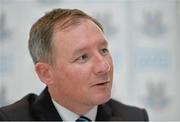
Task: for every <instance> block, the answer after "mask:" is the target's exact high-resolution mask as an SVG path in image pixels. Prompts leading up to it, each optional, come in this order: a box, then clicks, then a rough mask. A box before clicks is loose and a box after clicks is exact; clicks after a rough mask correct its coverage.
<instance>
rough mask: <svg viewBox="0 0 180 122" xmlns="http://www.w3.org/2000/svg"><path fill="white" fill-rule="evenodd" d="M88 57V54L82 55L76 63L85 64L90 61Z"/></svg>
mask: <svg viewBox="0 0 180 122" xmlns="http://www.w3.org/2000/svg"><path fill="white" fill-rule="evenodd" d="M88 58H89V57H88V55H87V54H83V55H81V56H80V57H78V58H77V59H76V61H77V62H78V63H85V62H86V61H87V60H88Z"/></svg>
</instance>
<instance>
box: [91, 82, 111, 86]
mask: <svg viewBox="0 0 180 122" xmlns="http://www.w3.org/2000/svg"><path fill="white" fill-rule="evenodd" d="M108 83H110V81H103V82H97V83H95V84H94V85H92V86H103V85H106V84H108Z"/></svg>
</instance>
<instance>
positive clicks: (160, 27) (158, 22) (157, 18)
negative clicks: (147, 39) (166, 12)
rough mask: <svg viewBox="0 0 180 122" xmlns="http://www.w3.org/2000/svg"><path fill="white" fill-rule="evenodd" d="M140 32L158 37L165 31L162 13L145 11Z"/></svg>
mask: <svg viewBox="0 0 180 122" xmlns="http://www.w3.org/2000/svg"><path fill="white" fill-rule="evenodd" d="M143 19H144V24H143V25H142V29H141V30H142V32H143V33H144V34H146V35H149V36H151V37H158V36H160V35H162V34H164V33H165V32H166V31H167V28H166V26H165V25H164V24H163V15H162V13H161V12H160V11H145V12H144V18H143Z"/></svg>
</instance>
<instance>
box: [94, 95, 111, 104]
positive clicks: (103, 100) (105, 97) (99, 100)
mask: <svg viewBox="0 0 180 122" xmlns="http://www.w3.org/2000/svg"><path fill="white" fill-rule="evenodd" d="M110 99H111V94H110V93H109V94H102V95H98V96H96V97H95V99H94V100H95V103H96V105H100V104H104V103H106V102H107V101H109V100H110Z"/></svg>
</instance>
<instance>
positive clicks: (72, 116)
mask: <svg viewBox="0 0 180 122" xmlns="http://www.w3.org/2000/svg"><path fill="white" fill-rule="evenodd" d="M52 101H53V104H54V106H55V108H56V110H57V111H58V113H59V115H60V116H61V119H62V120H63V121H75V120H77V119H78V118H79V115H77V114H76V113H74V112H72V111H70V110H69V109H67V108H65V107H63V106H62V105H60V104H58V103H57V102H56V101H55V100H53V99H52ZM96 114H97V106H95V107H94V108H93V109H91V110H90V111H89V112H88V113H86V114H85V115H83V116H85V117H87V118H89V119H90V120H92V121H95V119H96Z"/></svg>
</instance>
